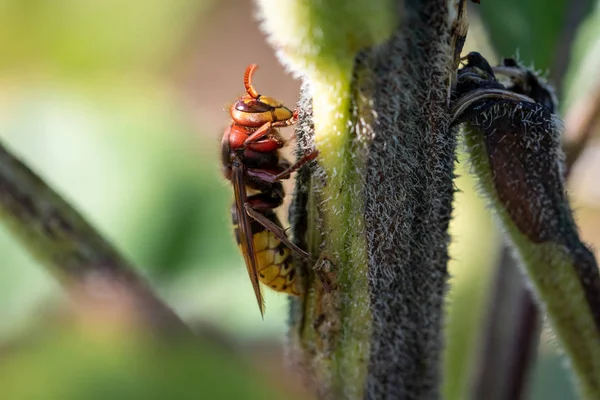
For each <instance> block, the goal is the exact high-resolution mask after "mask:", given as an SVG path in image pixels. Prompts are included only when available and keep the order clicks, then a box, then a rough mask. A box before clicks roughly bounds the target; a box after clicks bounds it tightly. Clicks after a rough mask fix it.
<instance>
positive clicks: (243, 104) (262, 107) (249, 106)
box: [235, 99, 273, 113]
mask: <svg viewBox="0 0 600 400" xmlns="http://www.w3.org/2000/svg"><path fill="white" fill-rule="evenodd" d="M235 109H236V110H238V111H242V112H247V113H262V112H266V111H271V110H272V109H273V107H271V106H270V105H268V104H266V103H263V102H262V101H258V100H255V99H247V100H240V101H238V102H237V103H236V104H235Z"/></svg>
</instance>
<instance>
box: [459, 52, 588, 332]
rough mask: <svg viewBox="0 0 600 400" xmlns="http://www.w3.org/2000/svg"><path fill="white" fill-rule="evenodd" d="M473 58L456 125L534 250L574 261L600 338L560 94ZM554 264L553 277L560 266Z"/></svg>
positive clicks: (489, 191) (490, 188)
mask: <svg viewBox="0 0 600 400" xmlns="http://www.w3.org/2000/svg"><path fill="white" fill-rule="evenodd" d="M466 59H467V63H466V65H465V67H464V68H462V69H461V70H460V71H459V73H458V80H457V83H458V84H457V88H456V91H455V93H454V97H453V98H454V123H463V127H464V135H465V141H466V143H467V146H468V147H469V150H470V153H471V161H472V163H473V165H477V166H478V167H477V169H478V172H477V173H478V177H479V179H480V183H481V185H482V186H483V189H484V192H485V194H486V195H488V197H490V198H491V199H490V200H491V202H492V204H493V205H494V207H495V208H497V211H498V213H499V215H500V216H501V219H503V218H507V219H508V220H509V221H510V222H508V224H509V225H508V226H509V228H508V229H509V230H510V229H514V228H511V227H510V224H512V225H513V226H514V227H515V228H516V229H517V230H518V231H519V232H520V233H521V234H522V235H524V236H525V237H526V238H527V240H528V241H529V243H530V244H528V246H532V245H541V244H545V245H550V246H552V248H556V249H560V252H564V254H566V255H567V257H568V259H569V263H570V264H571V265H572V267H573V269H574V270H575V273H576V274H577V277H578V279H579V282H580V284H581V287H582V289H583V292H584V296H585V299H586V302H587V304H588V306H589V308H590V311H591V313H592V315H593V318H594V321H595V326H596V329H597V330H598V331H600V275H599V273H598V267H597V264H596V261H595V259H594V256H593V253H592V252H591V251H590V250H589V249H588V248H587V246H586V245H585V244H584V243H583V242H582V241H581V239H580V238H579V232H578V229H577V225H576V224H575V221H574V219H573V213H572V210H571V207H570V205H569V201H568V197H567V195H566V192H565V186H564V167H563V158H564V156H563V152H562V149H561V142H560V139H561V134H562V131H563V124H562V122H561V121H560V119H558V118H557V117H556V116H555V115H554V113H553V112H554V110H555V109H556V96H555V95H554V91H553V90H552V88H551V87H550V86H549V85H547V84H546V83H545V82H544V81H543V80H542V79H540V78H539V77H538V76H537V75H536V74H535V73H534V72H533V71H532V70H530V69H527V68H525V67H523V66H521V65H519V63H518V62H516V61H515V60H513V59H505V60H503V62H502V64H501V65H500V66H497V67H493V68H490V67H489V64H488V63H487V61H486V60H485V59H484V58H483V57H481V55H480V54H478V53H471V54H469V55H468V56H467V57H466ZM496 75H498V76H500V75H502V76H503V77H505V78H507V79H506V82H504V80H498V79H497V78H496ZM513 239H514V238H513ZM518 246H519V245H517V247H518ZM547 262H548V265H547V266H548V269H549V270H548V273H553V271H552V267H553V266H554V264H556V263H557V262H558V261H556V260H553V259H549V260H547ZM557 265H558V264H557ZM534 279H535V278H534Z"/></svg>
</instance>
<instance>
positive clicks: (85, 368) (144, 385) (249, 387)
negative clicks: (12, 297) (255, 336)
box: [0, 326, 295, 400]
mask: <svg viewBox="0 0 600 400" xmlns="http://www.w3.org/2000/svg"><path fill="white" fill-rule="evenodd" d="M69 328H71V327H70V326H69ZM98 328H99V329H97V330H96V331H90V330H79V329H64V327H50V329H48V327H46V328H45V329H44V332H43V334H42V333H39V334H36V335H33V337H29V338H28V339H27V343H26V345H25V344H22V345H20V346H14V347H13V348H6V349H2V348H0V353H1V354H2V363H0V397H2V398H3V399H18V400H28V399H64V400H70V399H73V400H80V399H90V400H91V399H131V400H134V399H182V400H184V399H249V400H250V399H257V400H258V399H260V400H263V399H281V398H283V397H285V398H290V399H293V398H295V397H292V396H290V395H289V393H285V391H283V390H281V389H282V388H280V387H277V386H276V385H275V386H274V385H270V384H269V382H268V381H267V379H266V377H265V376H264V375H261V374H260V373H259V372H258V371H257V370H256V368H253V367H252V366H251V365H250V363H248V362H247V361H242V360H241V359H240V357H239V355H238V354H237V353H235V352H233V351H231V350H230V349H224V348H221V347H220V346H219V345H218V344H217V345H215V343H211V342H210V341H209V340H205V339H202V338H198V340H195V341H193V342H190V341H189V340H177V341H172V342H169V343H165V342H162V341H157V340H155V339H153V338H152V337H151V336H148V335H143V334H139V333H136V332H134V331H129V330H124V331H121V332H118V331H117V332H110V331H108V332H106V331H102V329H101V328H100V327H98Z"/></svg>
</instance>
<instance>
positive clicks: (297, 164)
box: [275, 150, 319, 180]
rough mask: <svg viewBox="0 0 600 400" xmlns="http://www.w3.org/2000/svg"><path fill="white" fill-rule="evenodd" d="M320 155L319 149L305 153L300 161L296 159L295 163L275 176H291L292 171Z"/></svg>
mask: <svg viewBox="0 0 600 400" xmlns="http://www.w3.org/2000/svg"><path fill="white" fill-rule="evenodd" d="M318 155H319V150H313V151H311V152H310V153H308V154H305V155H303V156H302V157H300V159H299V160H298V161H296V162H295V163H294V164H292V165H290V166H289V167H288V168H287V169H286V170H284V171H282V172H280V173H278V174H277V175H276V176H275V178H276V179H277V180H279V179H287V178H289V177H290V174H291V173H292V172H295V171H297V170H299V169H300V168H302V166H303V165H304V164H306V163H307V162H309V161H312V160H314V159H315V158H317V156H318Z"/></svg>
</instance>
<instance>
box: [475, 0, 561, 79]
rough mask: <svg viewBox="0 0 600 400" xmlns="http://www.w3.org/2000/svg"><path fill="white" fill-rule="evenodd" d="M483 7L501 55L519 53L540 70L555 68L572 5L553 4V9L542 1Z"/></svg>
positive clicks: (513, 1)
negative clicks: (557, 49) (558, 46)
mask: <svg viewBox="0 0 600 400" xmlns="http://www.w3.org/2000/svg"><path fill="white" fill-rule="evenodd" d="M481 3H482V4H480V6H479V7H478V9H479V10H480V11H481V16H482V18H483V20H484V24H485V26H486V28H487V30H488V32H489V33H490V38H491V40H492V43H493V44H494V47H495V48H496V50H497V51H498V54H501V55H502V56H503V57H510V56H513V55H514V54H515V53H516V52H518V54H519V57H520V59H521V60H523V61H524V62H525V63H531V62H533V63H534V65H535V67H536V68H538V69H542V70H545V69H548V68H551V67H552V63H553V62H554V59H555V57H556V45H557V43H558V41H559V40H560V39H561V33H562V31H563V29H564V26H565V23H566V22H567V18H568V15H569V7H570V6H571V2H570V1H568V0H560V1H554V2H552V5H551V6H550V5H549V3H548V2H547V1H543V0H530V1H519V0H505V1H482V2H481Z"/></svg>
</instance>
